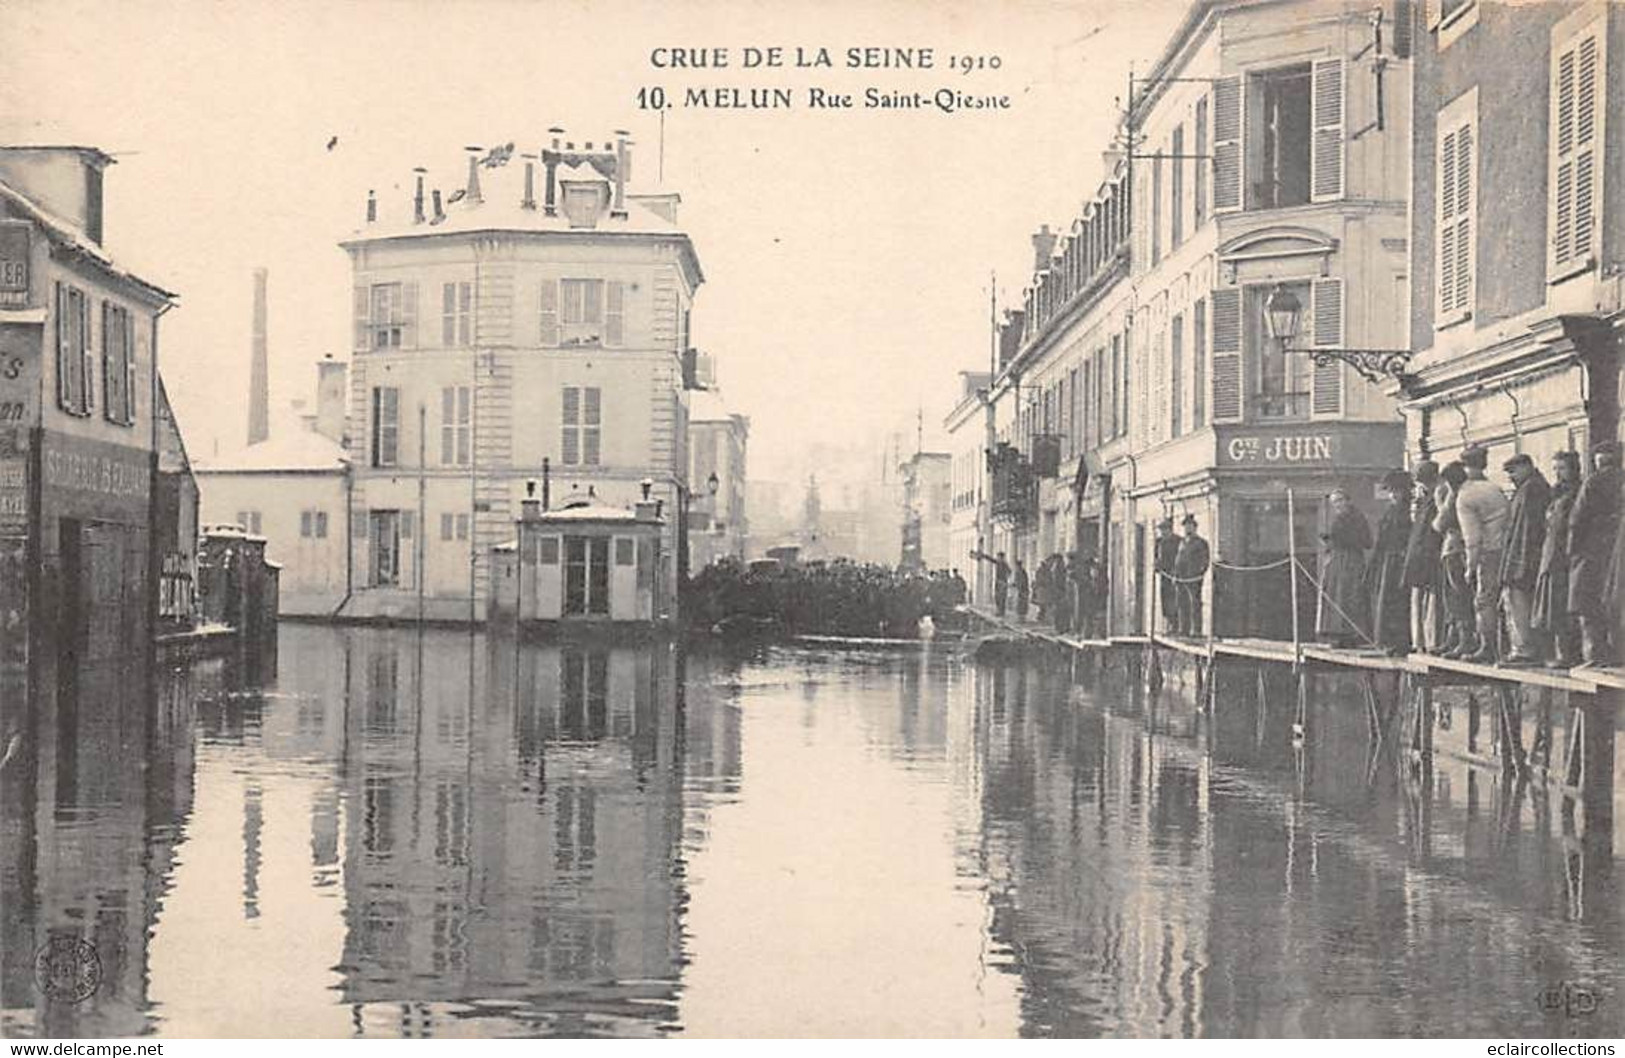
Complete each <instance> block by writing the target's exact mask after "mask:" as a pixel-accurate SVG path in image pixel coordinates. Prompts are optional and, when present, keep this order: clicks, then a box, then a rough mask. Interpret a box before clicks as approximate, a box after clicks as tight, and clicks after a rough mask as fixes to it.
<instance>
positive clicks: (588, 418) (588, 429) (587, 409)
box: [581, 386, 603, 466]
mask: <svg viewBox="0 0 1625 1058" xmlns="http://www.w3.org/2000/svg"><path fill="white" fill-rule="evenodd" d="M601 393H602V391H601V390H600V389H599V388H598V387H597V386H586V387H584V388H583V389H582V390H581V461H582V462H583V463H585V464H587V465H588V466H597V465H598V464H599V463H600V462H602V458H601V447H600V432H601V430H602V424H603V401H602V397H601Z"/></svg>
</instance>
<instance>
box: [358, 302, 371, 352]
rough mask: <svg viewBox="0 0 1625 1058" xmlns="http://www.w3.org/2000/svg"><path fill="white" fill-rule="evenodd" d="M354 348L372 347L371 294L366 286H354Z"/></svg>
mask: <svg viewBox="0 0 1625 1058" xmlns="http://www.w3.org/2000/svg"><path fill="white" fill-rule="evenodd" d="M354 305H355V348H356V350H357V351H361V350H366V349H371V348H372V296H371V293H370V292H369V291H368V290H367V288H366V287H363V286H358V287H356V288H355V302H354Z"/></svg>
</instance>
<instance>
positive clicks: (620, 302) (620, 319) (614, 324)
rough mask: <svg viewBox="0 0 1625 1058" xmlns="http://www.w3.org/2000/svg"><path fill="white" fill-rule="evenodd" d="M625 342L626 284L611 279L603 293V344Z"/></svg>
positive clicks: (621, 343) (620, 343) (614, 344)
mask: <svg viewBox="0 0 1625 1058" xmlns="http://www.w3.org/2000/svg"><path fill="white" fill-rule="evenodd" d="M625 342H626V284H625V283H622V282H620V281H619V280H615V279H612V280H610V281H609V284H608V287H607V289H606V290H605V293H604V344H605V345H613V346H620V345H623V344H625Z"/></svg>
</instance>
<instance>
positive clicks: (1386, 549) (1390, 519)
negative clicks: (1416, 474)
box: [1366, 470, 1411, 655]
mask: <svg viewBox="0 0 1625 1058" xmlns="http://www.w3.org/2000/svg"><path fill="white" fill-rule="evenodd" d="M1382 491H1383V492H1384V493H1385V494H1386V496H1387V506H1385V507H1384V508H1383V511H1382V517H1381V519H1379V520H1378V522H1377V543H1376V546H1375V547H1374V548H1372V550H1371V561H1370V562H1369V563H1368V564H1367V566H1366V578H1367V580H1368V581H1369V582H1370V585H1371V619H1372V624H1373V625H1374V626H1375V627H1376V633H1377V645H1378V646H1380V647H1382V648H1383V649H1384V650H1386V651H1388V653H1390V654H1395V655H1399V654H1408V653H1410V649H1411V607H1410V601H1411V600H1410V590H1409V589H1408V588H1407V587H1406V586H1405V555H1406V551H1407V549H1408V547H1409V545H1410V537H1411V476H1410V475H1409V474H1407V473H1405V472H1404V471H1403V470H1394V471H1390V472H1389V473H1388V474H1386V475H1384V476H1383V479H1382Z"/></svg>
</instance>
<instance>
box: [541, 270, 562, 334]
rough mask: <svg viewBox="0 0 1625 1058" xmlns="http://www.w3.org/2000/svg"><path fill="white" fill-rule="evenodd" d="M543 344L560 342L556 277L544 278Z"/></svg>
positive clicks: (542, 304) (542, 303)
mask: <svg viewBox="0 0 1625 1058" xmlns="http://www.w3.org/2000/svg"><path fill="white" fill-rule="evenodd" d="M541 306H542V318H541V319H542V322H541V338H540V344H542V345H558V344H559V284H558V281H557V280H555V279H544V280H542V302H541Z"/></svg>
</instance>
